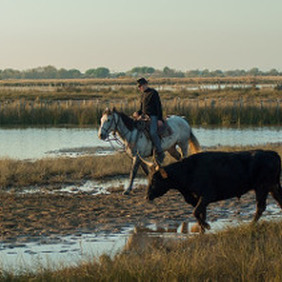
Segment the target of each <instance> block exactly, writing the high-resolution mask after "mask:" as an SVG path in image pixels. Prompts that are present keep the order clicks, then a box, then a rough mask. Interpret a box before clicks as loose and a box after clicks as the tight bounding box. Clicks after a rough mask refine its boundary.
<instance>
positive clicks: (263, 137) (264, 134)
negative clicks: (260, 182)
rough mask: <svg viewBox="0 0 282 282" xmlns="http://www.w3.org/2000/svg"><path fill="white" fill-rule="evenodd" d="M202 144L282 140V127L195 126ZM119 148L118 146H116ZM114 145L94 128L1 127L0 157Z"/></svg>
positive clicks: (102, 150) (93, 150) (98, 150)
mask: <svg viewBox="0 0 282 282" xmlns="http://www.w3.org/2000/svg"><path fill="white" fill-rule="evenodd" d="M193 131H194V134H195V135H196V137H197V138H198V140H199V142H200V144H201V145H202V146H207V147H210V146H217V145H219V144H220V145H224V146H225V145H230V146H236V145H258V144H265V143H276V142H282V127H281V126H279V127H253V128H202V127H198V128H193ZM115 147H116V148H117V149H118V148H119V147H118V146H115ZM109 152H111V145H110V144H109V143H108V142H105V141H101V140H100V139H99V138H98V136H97V129H94V128H26V129H3V128H0V158H5V157H8V158H13V159H20V160H23V159H40V158H43V157H54V156H74V157H76V156H78V155H89V154H107V153H109Z"/></svg>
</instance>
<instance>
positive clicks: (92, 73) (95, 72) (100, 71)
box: [85, 67, 110, 78]
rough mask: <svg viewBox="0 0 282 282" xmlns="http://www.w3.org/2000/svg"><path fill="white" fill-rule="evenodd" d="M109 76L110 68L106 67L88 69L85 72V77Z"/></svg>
mask: <svg viewBox="0 0 282 282" xmlns="http://www.w3.org/2000/svg"><path fill="white" fill-rule="evenodd" d="M109 76H110V70H109V69H108V68H104V67H100V68H97V69H89V70H87V71H86V72H85V77H89V78H90V77H92V78H106V77H109Z"/></svg>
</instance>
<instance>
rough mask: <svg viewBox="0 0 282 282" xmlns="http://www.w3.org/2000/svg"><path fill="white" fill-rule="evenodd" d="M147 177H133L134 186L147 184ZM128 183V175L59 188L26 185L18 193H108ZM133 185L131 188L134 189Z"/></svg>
mask: <svg viewBox="0 0 282 282" xmlns="http://www.w3.org/2000/svg"><path fill="white" fill-rule="evenodd" d="M147 183H148V180H147V178H142V177H137V178H135V179H134V187H136V186H139V185H147ZM128 185H129V179H128V177H119V178H118V179H113V180H89V181H86V182H85V183H83V184H82V185H68V186H64V187H61V188H59V189H48V188H46V187H34V186H32V187H27V188H24V189H23V190H21V192H20V194H29V193H52V194H58V193H69V194H77V193H87V194H90V195H100V194H110V191H109V189H110V188H112V187H127V186H128ZM134 187H133V189H134Z"/></svg>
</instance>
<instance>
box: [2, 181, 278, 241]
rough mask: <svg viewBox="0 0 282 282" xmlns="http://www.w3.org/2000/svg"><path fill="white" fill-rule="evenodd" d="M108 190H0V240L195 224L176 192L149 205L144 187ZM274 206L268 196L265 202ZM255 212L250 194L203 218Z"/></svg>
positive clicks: (219, 205)
mask: <svg viewBox="0 0 282 282" xmlns="http://www.w3.org/2000/svg"><path fill="white" fill-rule="evenodd" d="M110 192H111V193H110V194H107V195H105V194H104V195H91V194H89V193H78V194H69V193H62V194H59V195H58V194H52V193H25V194H19V193H8V192H2V193H1V194H0V240H1V241H2V242H13V241H17V240H19V239H20V240H21V241H34V240H37V239H40V238H42V237H45V236H52V235H70V234H83V233H89V232H91V233H95V232H101V231H103V232H109V233H115V232H120V230H121V229H122V228H123V227H126V226H132V225H135V226H137V225H140V224H141V225H142V224H149V223H154V224H156V225H161V224H173V223H174V224H179V223H181V222H183V221H186V222H195V218H194V217H193V215H192V207H191V206H190V205H188V204H186V203H185V201H184V199H183V197H182V196H181V195H180V194H179V193H178V192H176V191H169V192H168V193H167V194H166V195H164V196H163V197H161V198H159V199H156V200H155V202H154V204H151V203H148V202H146V200H145V187H144V186H143V185H140V186H139V187H137V188H135V189H134V190H133V192H132V193H131V195H129V196H125V195H123V194H122V192H123V189H122V188H120V187H119V188H111V189H110ZM274 202H275V201H274V200H273V199H272V198H271V196H269V198H268V203H274ZM254 210H255V197H254V193H253V192H250V193H248V194H246V195H244V196H243V197H242V198H241V200H240V202H239V201H238V200H237V199H236V198H234V199H231V200H227V201H222V202H219V203H215V204H211V205H210V206H209V207H208V218H207V220H208V221H209V222H212V221H215V220H218V219H226V218H229V219H231V220H233V219H234V220H235V219H237V220H251V219H252V216H253V211H254ZM267 213H269V212H267V211H266V212H265V214H267Z"/></svg>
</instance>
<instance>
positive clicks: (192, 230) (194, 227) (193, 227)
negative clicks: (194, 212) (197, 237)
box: [191, 223, 201, 233]
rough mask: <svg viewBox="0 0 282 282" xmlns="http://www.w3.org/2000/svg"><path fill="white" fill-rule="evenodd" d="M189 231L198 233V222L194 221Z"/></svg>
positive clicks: (199, 230) (199, 227) (199, 228)
mask: <svg viewBox="0 0 282 282" xmlns="http://www.w3.org/2000/svg"><path fill="white" fill-rule="evenodd" d="M191 232H192V233H199V232H201V226H200V225H199V224H198V223H195V224H194V225H193V226H192V227H191Z"/></svg>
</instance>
